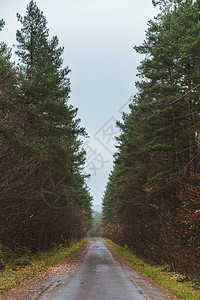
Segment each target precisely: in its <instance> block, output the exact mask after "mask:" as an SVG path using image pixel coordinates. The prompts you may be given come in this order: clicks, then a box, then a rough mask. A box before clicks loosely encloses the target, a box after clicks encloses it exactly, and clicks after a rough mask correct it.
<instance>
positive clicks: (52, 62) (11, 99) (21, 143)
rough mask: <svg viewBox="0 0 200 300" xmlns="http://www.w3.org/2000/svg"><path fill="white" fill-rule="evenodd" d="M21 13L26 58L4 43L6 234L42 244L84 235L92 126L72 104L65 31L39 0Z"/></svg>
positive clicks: (0, 121) (0, 55) (2, 213)
mask: <svg viewBox="0 0 200 300" xmlns="http://www.w3.org/2000/svg"><path fill="white" fill-rule="evenodd" d="M17 18H18V21H19V22H20V23H21V26H22V27H21V29H20V30H18V31H17V34H16V38H17V42H18V44H17V51H16V54H17V55H18V57H19V64H18V66H17V67H16V66H15V65H14V64H12V63H11V62H10V56H11V53H10V51H9V49H7V47H6V45H5V44H2V47H1V49H0V99H1V101H0V112H1V117H0V140H1V148H0V168H1V170H2V174H3V175H2V178H1V187H2V189H1V193H0V200H1V202H0V203H1V204H0V226H1V228H2V230H1V233H0V239H1V240H2V241H3V242H2V244H4V245H5V246H8V247H11V248H12V247H18V246H19V247H20V246H26V247H28V248H29V247H30V248H32V249H37V248H38V247H39V248H45V247H50V246H52V245H53V244H54V243H59V242H62V240H63V239H66V240H71V239H73V238H80V237H82V236H84V235H85V234H86V232H87V230H88V229H89V228H90V225H91V220H92V210H91V200H92V198H91V196H90V194H89V189H88V187H87V186H86V183H85V176H84V175H83V174H82V169H83V167H84V162H85V151H84V150H83V148H82V142H81V136H85V135H86V133H85V129H84V128H82V127H81V126H80V119H78V118H77V113H78V110H77V109H76V108H74V107H73V106H72V105H71V104H69V95H70V81H69V78H68V74H69V72H70V70H69V68H68V67H66V68H63V66H62V65H63V59H62V53H63V51H64V49H63V48H62V47H60V46H59V41H58V38H57V36H54V37H52V38H51V39H49V29H48V28H47V21H46V18H45V16H44V14H43V12H42V11H40V9H39V8H38V7H37V5H36V3H35V2H34V1H30V3H29V5H28V6H27V10H26V15H25V16H24V17H22V16H21V15H19V14H17ZM3 24H4V23H3V21H1V22H0V26H1V27H2V26H3ZM16 224H17V226H16ZM13 241H14V242H13Z"/></svg>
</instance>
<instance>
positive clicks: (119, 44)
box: [0, 0, 157, 204]
mask: <svg viewBox="0 0 200 300" xmlns="http://www.w3.org/2000/svg"><path fill="white" fill-rule="evenodd" d="M28 3H29V0H17V1H16V0H0V13H1V14H0V19H1V18H3V19H4V20H5V22H6V26H5V28H4V30H3V31H2V32H1V33H0V40H1V41H4V42H6V43H7V45H8V46H12V45H13V44H15V43H16V42H15V41H16V40H15V34H16V30H17V29H18V28H20V24H19V23H18V22H17V18H16V13H17V12H18V13H20V14H21V15H22V16H24V14H25V11H26V6H27V4H28ZM36 3H37V5H38V7H39V8H40V9H41V10H42V11H43V12H44V15H45V16H46V18H47V21H48V28H49V29H50V36H53V35H57V36H58V38H59V41H60V46H64V48H65V51H64V55H63V58H64V67H65V66H69V68H70V69H71V73H70V74H69V77H70V81H71V89H72V92H71V99H70V103H71V104H72V105H73V106H75V107H78V109H79V113H78V117H79V118H81V121H82V123H81V124H82V126H83V127H85V128H86V131H87V132H88V134H89V136H90V138H88V139H86V140H85V141H84V145H85V148H86V149H87V151H88V154H87V162H86V173H91V175H92V176H91V178H90V181H89V183H88V185H89V186H90V188H91V194H92V196H93V197H94V203H95V204H100V203H101V199H102V196H103V192H104V189H105V185H106V182H107V179H108V174H109V172H110V171H111V169H112V153H113V151H114V135H117V134H118V132H117V129H116V127H115V122H116V120H120V119H121V114H122V111H123V110H126V111H128V108H127V107H128V106H127V105H128V100H129V98H130V97H131V96H132V95H134V94H135V92H136V89H135V86H134V82H135V81H136V80H137V79H136V74H137V66H138V64H139V62H140V60H142V57H141V55H138V54H137V53H135V51H134V50H133V46H134V45H140V44H141V43H142V42H143V40H144V38H145V30H146V29H147V22H148V20H150V19H152V18H153V17H154V16H155V15H156V14H157V10H156V9H155V8H153V6H152V3H151V0H123V1H122V0H37V1H36Z"/></svg>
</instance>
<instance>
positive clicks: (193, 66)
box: [103, 1, 200, 274]
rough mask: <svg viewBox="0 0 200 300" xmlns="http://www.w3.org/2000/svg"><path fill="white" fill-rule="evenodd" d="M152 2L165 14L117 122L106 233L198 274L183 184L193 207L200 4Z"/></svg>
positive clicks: (149, 34)
mask: <svg viewBox="0 0 200 300" xmlns="http://www.w3.org/2000/svg"><path fill="white" fill-rule="evenodd" d="M154 4H159V5H160V8H161V12H160V13H159V14H158V16H157V17H156V18H155V19H154V20H151V21H150V22H149V23H148V25H149V26H148V30H147V31H146V39H145V41H144V42H143V44H142V45H141V46H137V47H135V50H136V51H137V52H138V53H140V54H143V55H144V54H145V57H144V59H143V61H141V63H140V66H139V67H138V71H139V74H138V76H139V77H140V80H139V81H137V82H136V86H137V88H138V93H137V95H136V96H135V98H134V101H133V102H132V104H131V105H130V110H131V111H130V114H128V115H124V118H123V123H119V122H118V126H119V128H120V129H121V135H120V137H119V138H118V139H117V140H118V142H119V144H118V146H117V148H118V152H117V154H116V155H115V162H114V170H113V172H112V173H111V175H110V177H109V181H108V184H107V187H106V191H105V195H104V200H103V220H104V225H105V233H106V235H107V236H109V237H112V238H113V239H114V240H115V241H118V242H120V243H126V244H127V245H128V246H129V247H131V248H132V249H134V251H135V253H137V254H142V255H145V256H147V257H151V258H153V259H154V260H158V261H166V262H167V263H169V264H170V265H171V266H172V268H173V269H174V271H176V270H178V269H179V270H181V271H182V272H185V273H193V274H197V273H198V268H199V264H198V266H196V265H195V263H194V261H199V254H198V245H199V235H198V234H196V235H195V236H193V237H192V234H190V238H189V235H187V234H186V227H185V226H183V224H184V223H185V222H186V220H181V218H180V210H181V209H182V207H183V206H184V203H185V202H184V196H183V194H184V190H185V182H189V186H190V187H191V189H192V190H193V192H192V193H189V194H190V195H191V197H192V200H189V196H188V197H187V200H186V201H187V206H188V205H190V208H192V206H191V203H192V202H193V203H194V201H196V200H195V199H196V198H195V197H196V196H194V195H196V194H197V191H196V185H198V184H199V181H198V183H194V181H195V180H196V179H194V176H193V174H197V175H198V174H199V172H200V169H199V113H200V109H199V107H200V102H199V101H200V99H199V91H200V85H199V84H200V78H199V75H200V72H199V70H200V57H199V51H197V47H199V46H200V43H199V42H200V40H199V30H198V28H199V25H197V24H199V1H154ZM195 178H197V176H196V177H195ZM181 191H183V192H181ZM189 194H188V195H189ZM194 198H195V199H194ZM184 208H185V209H186V207H184ZM196 209H197V208H196ZM183 210H184V209H183ZM186 210H187V209H186ZM186 214H187V213H186ZM191 215H192V214H191ZM191 215H190V216H191ZM191 218H192V217H191ZM191 223H192V220H191ZM184 227H185V228H184ZM186 236H187V238H186ZM191 241H193V242H194V241H195V242H194V243H191ZM180 253H181V254H180ZM188 255H189V257H190V259H187V263H186V257H188Z"/></svg>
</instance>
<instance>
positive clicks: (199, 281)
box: [105, 238, 200, 300]
mask: <svg viewBox="0 0 200 300" xmlns="http://www.w3.org/2000/svg"><path fill="white" fill-rule="evenodd" d="M105 240H106V242H107V243H108V244H110V245H112V246H113V247H114V248H115V249H116V250H117V251H118V252H119V253H121V254H122V255H123V256H124V258H125V259H126V260H127V261H128V262H129V263H130V264H131V265H132V266H133V267H134V269H136V270H137V271H139V272H140V273H141V274H143V275H147V276H148V277H149V278H151V279H152V280H153V281H155V282H156V283H157V284H159V285H162V286H163V287H164V288H166V289H167V290H168V291H169V292H170V293H171V294H174V295H175V296H177V297H178V298H180V299H185V300H188V299H190V300H193V299H194V300H198V299H200V278H197V277H191V276H185V275H182V274H179V273H176V272H173V271H170V269H171V268H170V266H169V265H166V264H164V265H159V264H157V263H153V262H152V261H150V260H147V259H144V258H141V257H138V256H136V255H134V254H133V253H132V252H131V251H130V250H129V249H128V248H127V246H126V245H125V246H124V247H122V246H119V245H117V244H115V243H114V242H112V241H111V240H110V239H107V238H105Z"/></svg>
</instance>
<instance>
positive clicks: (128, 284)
mask: <svg viewBox="0 0 200 300" xmlns="http://www.w3.org/2000/svg"><path fill="white" fill-rule="evenodd" d="M37 299H40V300H44V299H48V300H49V299H53V300H90V299H95V300H134V299H135V300H143V299H157V300H158V299H160V300H161V299H162V300H164V299H170V298H169V297H168V296H166V295H165V294H163V293H162V291H161V290H160V289H159V288H158V287H156V286H154V285H152V284H151V283H149V282H148V281H146V280H144V279H143V278H142V277H141V275H139V274H138V273H137V272H135V271H133V270H132V268H129V269H126V268H123V266H121V265H120V264H119V262H117V261H116V260H115V259H114V258H113V256H112V254H111V253H110V251H109V250H108V249H107V247H106V246H105V245H104V243H103V241H102V240H101V239H100V238H92V239H91V241H90V248H89V251H88V252H87V254H86V256H85V259H84V261H83V262H82V264H81V265H80V266H79V267H78V269H77V270H76V271H75V272H74V274H73V275H72V276H70V278H69V279H68V280H67V282H66V283H65V284H64V285H61V286H60V287H59V288H56V289H55V290H53V291H52V290H51V293H49V292H48V291H46V293H43V294H42V295H41V296H40V297H38V298H37Z"/></svg>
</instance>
